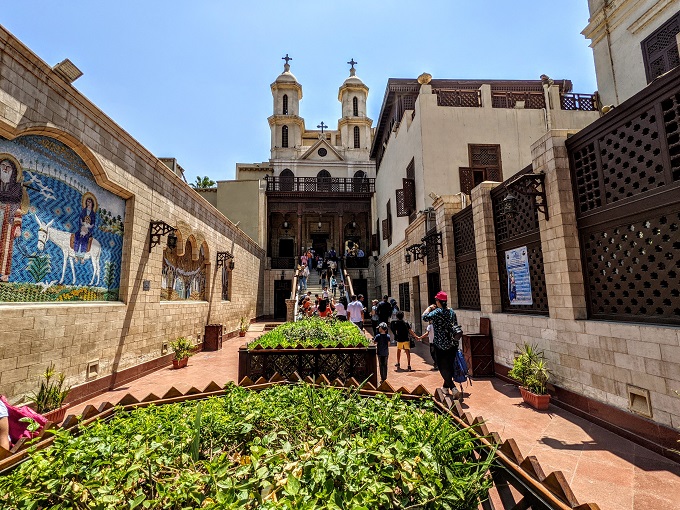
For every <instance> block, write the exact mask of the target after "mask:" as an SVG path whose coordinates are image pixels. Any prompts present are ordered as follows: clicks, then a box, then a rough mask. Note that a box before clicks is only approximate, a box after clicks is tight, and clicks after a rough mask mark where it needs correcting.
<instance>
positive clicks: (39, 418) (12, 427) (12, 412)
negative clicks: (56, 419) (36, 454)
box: [0, 395, 47, 444]
mask: <svg viewBox="0 0 680 510" xmlns="http://www.w3.org/2000/svg"><path fill="white" fill-rule="evenodd" d="M0 400H1V401H2V403H3V404H5V407H7V412H8V414H9V417H8V421H9V438H10V440H11V441H12V444H16V443H17V442H18V441H19V439H21V438H22V437H25V438H27V439H31V438H32V437H34V436H37V435H38V433H39V432H38V431H36V432H33V433H31V432H30V431H29V430H28V423H26V422H23V421H19V420H20V419H21V418H31V419H32V420H34V421H35V422H36V423H37V424H38V425H40V428H41V429H42V428H43V427H44V426H45V424H46V423H47V419H45V417H44V416H43V415H42V414H38V413H36V412H35V411H34V410H33V409H31V408H30V407H28V406H22V407H15V406H13V405H12V404H10V403H9V402H7V399H6V398H5V396H4V395H0Z"/></svg>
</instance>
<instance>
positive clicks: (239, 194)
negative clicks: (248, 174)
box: [215, 181, 265, 248]
mask: <svg viewBox="0 0 680 510" xmlns="http://www.w3.org/2000/svg"><path fill="white" fill-rule="evenodd" d="M263 186H264V181H218V182H217V199H216V203H215V207H216V208H217V210H219V211H220V212H221V213H222V214H224V215H225V216H226V217H227V218H229V219H230V220H231V221H233V222H234V223H238V228H240V229H241V230H242V231H243V232H244V233H245V234H246V235H247V236H248V237H250V238H251V239H255V240H256V241H257V244H258V245H259V246H260V247H262V248H264V247H265V239H264V230H263V228H262V226H263V224H264V223H263V222H264V221H265V214H264V212H265V196H264V189H263Z"/></svg>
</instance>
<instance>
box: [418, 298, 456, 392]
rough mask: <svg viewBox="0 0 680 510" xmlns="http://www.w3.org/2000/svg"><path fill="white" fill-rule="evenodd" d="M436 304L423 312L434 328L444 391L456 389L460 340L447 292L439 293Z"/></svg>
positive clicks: (435, 347)
mask: <svg viewBox="0 0 680 510" xmlns="http://www.w3.org/2000/svg"><path fill="white" fill-rule="evenodd" d="M434 299H435V304H434V305H430V306H428V307H427V308H426V309H425V312H423V320H424V321H426V322H429V323H431V324H432V326H433V327H434V339H433V344H434V350H435V356H436V357H437V366H438V368H439V373H440V374H441V376H442V379H443V380H444V384H443V388H444V391H449V390H451V389H455V388H456V384H455V382H454V381H453V373H454V369H455V363H456V353H457V352H458V340H457V339H456V335H455V326H457V325H458V320H457V319H456V312H454V311H453V310H452V309H451V308H449V307H448V296H447V295H446V292H443V291H439V292H437V295H436V296H435V297H434Z"/></svg>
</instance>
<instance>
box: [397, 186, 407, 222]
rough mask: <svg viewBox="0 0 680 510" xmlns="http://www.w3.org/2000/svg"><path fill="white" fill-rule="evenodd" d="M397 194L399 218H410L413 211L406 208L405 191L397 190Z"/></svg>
mask: <svg viewBox="0 0 680 510" xmlns="http://www.w3.org/2000/svg"><path fill="white" fill-rule="evenodd" d="M395 194H396V198H397V218H402V217H404V216H408V215H409V214H410V212H411V211H410V210H408V209H407V208H406V204H405V203H404V190H403V189H398V190H395Z"/></svg>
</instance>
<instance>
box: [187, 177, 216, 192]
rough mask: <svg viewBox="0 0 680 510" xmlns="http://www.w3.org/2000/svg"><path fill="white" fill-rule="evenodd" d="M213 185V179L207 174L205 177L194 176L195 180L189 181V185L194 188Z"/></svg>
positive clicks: (206, 187) (204, 187)
mask: <svg viewBox="0 0 680 510" xmlns="http://www.w3.org/2000/svg"><path fill="white" fill-rule="evenodd" d="M213 186H215V181H213V180H212V179H211V178H210V177H208V176H207V175H206V176H205V177H200V176H196V182H192V183H191V187H192V188H194V189H208V188H212V187H213Z"/></svg>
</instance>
